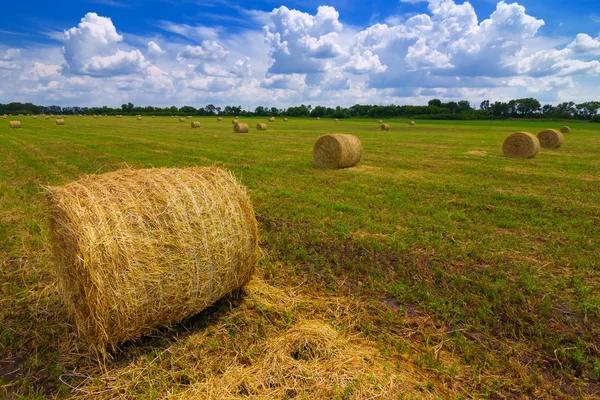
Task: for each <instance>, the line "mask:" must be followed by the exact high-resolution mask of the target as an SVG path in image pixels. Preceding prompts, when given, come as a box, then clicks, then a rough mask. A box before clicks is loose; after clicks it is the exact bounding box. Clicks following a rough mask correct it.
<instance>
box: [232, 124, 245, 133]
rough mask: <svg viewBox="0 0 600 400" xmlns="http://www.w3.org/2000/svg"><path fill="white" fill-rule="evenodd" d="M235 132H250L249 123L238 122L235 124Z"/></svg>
mask: <svg viewBox="0 0 600 400" xmlns="http://www.w3.org/2000/svg"><path fill="white" fill-rule="evenodd" d="M233 132H235V133H248V124H243V123H241V122H238V123H237V124H235V125H234V126H233Z"/></svg>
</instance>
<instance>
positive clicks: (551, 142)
mask: <svg viewBox="0 0 600 400" xmlns="http://www.w3.org/2000/svg"><path fill="white" fill-rule="evenodd" d="M537 138H538V140H539V141H540V146H541V147H542V148H544V149H558V148H559V147H560V146H562V144H563V143H564V142H565V137H564V136H563V134H562V133H561V132H559V131H557V130H556V129H545V130H543V131H541V132H540V133H538V134H537Z"/></svg>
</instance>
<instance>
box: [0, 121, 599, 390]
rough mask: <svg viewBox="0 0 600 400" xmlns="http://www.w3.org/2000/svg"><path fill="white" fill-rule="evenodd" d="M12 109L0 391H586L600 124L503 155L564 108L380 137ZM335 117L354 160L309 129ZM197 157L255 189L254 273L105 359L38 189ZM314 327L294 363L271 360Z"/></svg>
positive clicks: (366, 129) (3, 182)
mask: <svg viewBox="0 0 600 400" xmlns="http://www.w3.org/2000/svg"><path fill="white" fill-rule="evenodd" d="M14 119H16V118H14ZM18 119H20V120H21V121H22V122H23V128H21V129H9V127H8V120H2V121H0V206H1V207H0V320H1V321H2V323H1V326H0V395H2V396H5V397H8V398H28V399H35V398H68V397H83V398H140V399H154V398H165V397H169V398H198V399H202V398H214V399H219V398H244V397H246V396H248V397H252V396H253V395H254V396H259V395H260V396H263V397H260V398H298V399H301V398H319V397H321V396H323V393H326V394H327V395H328V396H330V397H333V398H339V399H350V398H357V399H359V398H362V399H366V398H382V399H387V398H415V399H417V398H471V397H473V398H523V397H529V398H572V397H581V398H592V397H596V396H598V395H600V278H599V274H600V271H599V267H600V190H599V189H598V188H599V184H600V124H586V123H577V122H571V123H569V126H570V127H571V129H572V133H570V134H565V143H564V145H563V146H562V147H561V148H560V149H558V150H548V149H542V150H541V152H540V154H539V155H538V156H537V157H536V158H535V159H531V160H515V159H508V158H505V157H504V156H503V155H502V152H501V146H502V142H503V140H504V138H505V137H506V136H508V134H510V133H511V132H514V131H518V130H525V131H529V132H532V133H537V132H538V131H540V130H542V129H545V128H558V127H560V126H561V125H562V123H560V122H539V121H537V122H532V121H486V122H477V121H469V122H442V121H440V122H431V121H417V125H416V126H413V127H408V124H407V122H408V121H406V120H389V121H388V120H386V121H385V122H386V123H389V124H390V125H391V129H390V131H386V132H382V131H379V130H378V126H377V124H376V120H341V121H339V122H334V121H331V120H325V119H323V120H321V121H316V120H309V119H294V118H290V121H289V122H288V123H284V122H282V121H281V119H278V120H277V121H276V122H272V123H268V130H267V131H264V132H258V131H256V130H255V129H254V126H255V125H256V123H258V122H266V121H264V120H263V119H259V118H249V119H247V122H248V123H249V125H250V133H249V134H247V135H246V134H245V135H240V134H234V133H233V130H232V126H231V123H230V121H229V120H228V119H226V120H225V121H223V122H217V121H216V119H215V118H197V119H194V120H197V121H200V122H201V125H202V128H201V129H191V128H190V123H189V121H187V120H186V123H179V122H177V120H176V119H174V118H167V117H161V118H156V119H151V118H149V117H144V118H143V120H141V121H137V120H136V119H135V117H123V118H122V119H116V118H114V117H105V118H103V119H93V118H92V117H91V116H87V117H83V118H80V117H69V118H68V119H66V125H65V126H57V125H55V122H54V120H50V121H46V120H44V119H43V118H41V119H37V120H33V119H32V118H31V117H20V118H18ZM240 120H241V122H246V121H245V120H244V119H243V118H241V119H240ZM336 132H338V133H351V134H354V135H356V136H358V137H359V138H360V139H361V141H362V145H363V150H364V153H363V158H362V160H361V162H360V163H359V164H358V166H356V167H354V168H349V169H343V170H326V171H321V170H316V169H315V168H313V166H312V145H313V143H314V142H315V140H316V139H317V138H318V137H319V136H320V135H322V134H325V133H336ZM197 165H201V166H211V165H216V166H219V167H222V168H226V169H229V170H231V171H232V172H233V173H234V174H235V175H236V176H237V177H238V179H239V180H240V181H241V182H242V183H243V184H244V185H246V187H247V188H248V189H249V193H250V197H251V200H252V203H253V206H254V210H255V212H256V215H257V219H258V222H259V227H260V234H261V237H262V239H261V247H262V250H263V252H264V256H263V258H262V260H261V261H260V263H259V268H258V271H257V277H256V280H255V286H256V287H255V290H254V291H253V290H240V291H238V292H236V293H233V294H232V295H230V296H228V297H227V298H225V299H223V300H221V301H220V302H218V303H217V304H216V305H215V306H213V307H212V308H211V309H209V310H207V311H205V312H203V313H201V314H200V315H197V316H195V317H192V318H189V319H187V320H185V321H183V322H182V323H180V324H177V325H175V326H172V327H170V328H163V329H160V330H157V331H156V332H155V333H153V334H152V335H148V336H147V337H144V338H142V339H139V340H136V341H132V342H129V343H125V344H123V345H122V346H121V347H119V348H118V349H117V350H115V351H113V352H111V354H110V357H109V358H108V359H107V360H106V361H105V363H104V364H98V362H97V360H96V359H94V358H93V357H88V356H87V355H86V352H85V349H82V348H80V346H78V342H77V338H76V337H75V335H74V333H73V328H72V326H71V322H70V320H69V318H68V316H66V315H65V313H64V311H63V306H62V305H61V303H60V301H59V298H58V295H57V286H56V283H55V279H54V277H53V272H52V259H51V243H50V241H49V236H50V235H49V226H48V214H47V210H48V199H47V194H46V192H45V190H44V188H43V187H44V186H45V185H61V184H64V183H67V182H70V181H72V180H75V179H77V178H78V177H80V176H81V175H83V174H91V173H102V172H108V171H114V170H117V169H120V168H127V167H130V168H151V167H188V166H197ZM260 285H263V286H260ZM257 293H259V294H260V293H262V295H257ZM311 332H312V333H311ZM315 332H321V333H319V334H317V333H315ZM313 334H314V337H315V338H316V339H315V340H314V341H313V342H310V343H308V344H306V343H305V344H304V345H302V346H300V347H301V350H303V351H304V353H306V354H304V353H303V352H302V351H299V350H298V349H296V350H294V352H293V354H292V356H291V358H292V359H293V360H291V361H290V362H291V363H292V364H290V365H295V366H296V367H295V368H292V370H289V369H286V368H288V367H287V366H282V367H281V368H279V367H277V368H279V369H277V368H276V366H275V364H276V363H275V362H274V361H273V362H272V363H266V362H264V361H265V360H267V359H268V357H269V356H270V354H274V353H275V352H276V350H277V351H279V350H278V349H282V348H287V347H286V343H291V342H293V341H294V340H296V339H295V338H297V336H299V337H309V336H310V337H313V336H311V335H313ZM319 335H320V336H319ZM328 335H329V336H328ZM323 338H326V339H327V340H325V339H323ZM286 341H287V342H286ZM294 343H295V342H294ZM323 343H325V344H323ZM311 346H312V347H311ZM319 346H322V347H319ZM315 349H316V350H315ZM321 350H322V351H321ZM277 354H279V353H277ZM282 354H283V353H282ZM265 357H266V358H265ZM271 361H272V360H271ZM293 363H296V364H293ZM286 365H287V364H286ZM284 367H285V368H284ZM336 368H337V369H336ZM290 371H291V372H290ZM316 371H321V372H320V373H317V372H316ZM282 376H283V377H284V378H283V379H282V378H281V377H282ZM289 376H293V377H294V378H293V379H289ZM325 376H330V377H331V379H326V378H324V377H325ZM228 377H235V379H236V382H230V381H231V379H229V378H228ZM285 377H288V378H285ZM253 379H254V380H253ZM61 380H62V381H63V382H66V384H65V383H61ZM238 380H239V381H238ZM259 380H262V382H258V381H259ZM267 381H268V384H266V383H265V382H267ZM240 382H242V383H240ZM261 385H262V386H261ZM71 387H72V388H71ZM224 393H227V394H224ZM255 398H256V397H255Z"/></svg>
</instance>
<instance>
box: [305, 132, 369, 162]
mask: <svg viewBox="0 0 600 400" xmlns="http://www.w3.org/2000/svg"><path fill="white" fill-rule="evenodd" d="M361 157H362V144H361V143H360V140H359V139H358V138H357V137H356V136H353V135H347V134H341V133H334V134H331V135H324V136H321V137H320V138H319V139H317V141H316V142H315V144H314V146H313V161H314V164H315V166H316V167H317V168H319V169H333V168H348V167H353V166H355V165H356V164H358V162H359V161H360V158H361Z"/></svg>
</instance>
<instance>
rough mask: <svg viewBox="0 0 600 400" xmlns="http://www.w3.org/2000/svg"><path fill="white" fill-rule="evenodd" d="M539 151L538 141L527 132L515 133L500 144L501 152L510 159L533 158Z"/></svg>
mask: <svg viewBox="0 0 600 400" xmlns="http://www.w3.org/2000/svg"><path fill="white" fill-rule="evenodd" d="M539 151H540V141H539V140H538V138H537V137H536V136H534V135H532V134H531V133H529V132H515V133H513V134H511V135H510V136H508V137H507V138H506V139H505V140H504V143H503V144H502V152H503V153H504V155H505V156H506V157H511V158H533V157H535V156H536V155H537V153H538V152H539Z"/></svg>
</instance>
